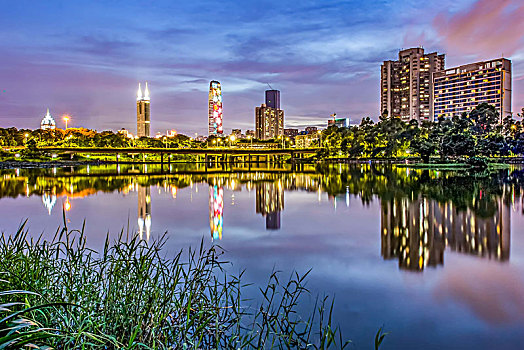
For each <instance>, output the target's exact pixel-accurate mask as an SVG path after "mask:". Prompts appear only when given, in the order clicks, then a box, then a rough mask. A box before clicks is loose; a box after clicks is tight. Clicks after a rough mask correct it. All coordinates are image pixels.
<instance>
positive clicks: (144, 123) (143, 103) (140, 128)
mask: <svg viewBox="0 0 524 350" xmlns="http://www.w3.org/2000/svg"><path fill="white" fill-rule="evenodd" d="M149 102H150V98H149V89H148V88H147V82H146V88H145V90H144V94H143V95H142V89H141V88H140V83H138V92H137V93H136V135H137V136H138V137H142V136H147V137H149V136H150V135H151V112H150V103H149Z"/></svg>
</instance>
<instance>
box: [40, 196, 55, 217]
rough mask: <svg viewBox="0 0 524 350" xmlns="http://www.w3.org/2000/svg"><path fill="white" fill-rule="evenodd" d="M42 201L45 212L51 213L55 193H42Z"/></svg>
mask: <svg viewBox="0 0 524 350" xmlns="http://www.w3.org/2000/svg"><path fill="white" fill-rule="evenodd" d="M42 203H43V204H44V207H45V208H46V209H47V213H48V214H49V215H51V211H52V210H53V207H54V206H55V204H56V195H54V194H49V193H47V192H46V193H44V194H43V195H42Z"/></svg>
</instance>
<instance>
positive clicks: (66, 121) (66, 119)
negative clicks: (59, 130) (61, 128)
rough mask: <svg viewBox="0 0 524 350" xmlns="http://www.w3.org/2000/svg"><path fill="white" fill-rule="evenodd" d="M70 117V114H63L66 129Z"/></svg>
mask: <svg viewBox="0 0 524 350" xmlns="http://www.w3.org/2000/svg"><path fill="white" fill-rule="evenodd" d="M70 118H71V117H70V116H68V115H67V114H66V115H64V117H63V119H64V122H65V125H66V130H67V123H68V122H69V119H70Z"/></svg>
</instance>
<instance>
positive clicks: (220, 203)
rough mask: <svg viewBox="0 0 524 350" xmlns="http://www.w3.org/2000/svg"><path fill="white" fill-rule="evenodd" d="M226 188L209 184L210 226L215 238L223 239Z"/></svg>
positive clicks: (212, 235)
mask: <svg viewBox="0 0 524 350" xmlns="http://www.w3.org/2000/svg"><path fill="white" fill-rule="evenodd" d="M223 215H224V189H223V188H222V187H218V186H209V227H210V228H211V237H212V238H213V239H222V228H223V227H224V217H223Z"/></svg>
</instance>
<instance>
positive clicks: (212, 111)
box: [208, 80, 224, 136]
mask: <svg viewBox="0 0 524 350" xmlns="http://www.w3.org/2000/svg"><path fill="white" fill-rule="evenodd" d="M208 121H209V135H210V136H211V135H222V134H223V133H224V128H223V120H222V87H221V86H220V83H219V82H218V81H215V80H213V81H211V82H210V83H209V113H208Z"/></svg>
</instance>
